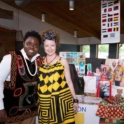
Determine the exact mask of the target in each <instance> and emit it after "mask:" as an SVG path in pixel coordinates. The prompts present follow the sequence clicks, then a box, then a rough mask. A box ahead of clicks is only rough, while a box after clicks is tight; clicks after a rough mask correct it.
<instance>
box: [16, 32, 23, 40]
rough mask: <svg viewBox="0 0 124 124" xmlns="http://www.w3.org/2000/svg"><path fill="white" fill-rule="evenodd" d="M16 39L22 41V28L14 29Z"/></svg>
mask: <svg viewBox="0 0 124 124" xmlns="http://www.w3.org/2000/svg"><path fill="white" fill-rule="evenodd" d="M16 41H22V42H23V33H22V30H18V31H16Z"/></svg>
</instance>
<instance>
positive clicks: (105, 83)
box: [97, 80, 112, 98]
mask: <svg viewBox="0 0 124 124" xmlns="http://www.w3.org/2000/svg"><path fill="white" fill-rule="evenodd" d="M111 87H112V84H111V82H110V81H109V80H100V81H99V82H98V87H97V97H101V98H108V97H109V98H111V92H112V91H111V90H112V88H111Z"/></svg>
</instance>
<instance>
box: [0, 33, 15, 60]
mask: <svg viewBox="0 0 124 124" xmlns="http://www.w3.org/2000/svg"><path fill="white" fill-rule="evenodd" d="M0 41H2V44H1V45H0V61H1V59H2V57H3V55H5V54H7V53H8V52H9V51H13V50H15V41H16V33H15V32H4V31H0Z"/></svg>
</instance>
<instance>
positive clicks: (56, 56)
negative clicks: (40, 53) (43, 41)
mask: <svg viewBox="0 0 124 124" xmlns="http://www.w3.org/2000/svg"><path fill="white" fill-rule="evenodd" d="M56 57H57V54H56V55H55V57H54V58H53V59H52V60H51V61H50V62H48V61H47V56H46V64H47V65H46V67H49V64H50V63H51V62H53V60H54V59H55V58H56Z"/></svg>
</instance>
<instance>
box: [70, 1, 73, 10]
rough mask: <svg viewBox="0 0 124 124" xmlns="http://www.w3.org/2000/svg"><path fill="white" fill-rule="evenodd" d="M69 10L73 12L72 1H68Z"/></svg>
mask: <svg viewBox="0 0 124 124" xmlns="http://www.w3.org/2000/svg"><path fill="white" fill-rule="evenodd" d="M69 10H74V0H69Z"/></svg>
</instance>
